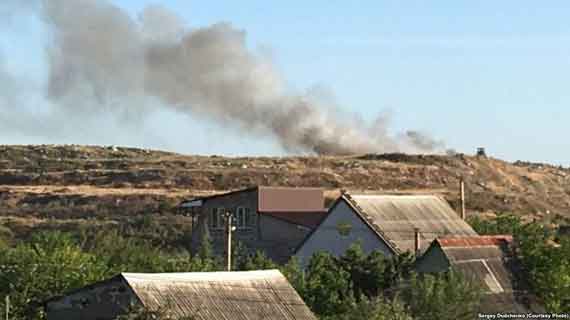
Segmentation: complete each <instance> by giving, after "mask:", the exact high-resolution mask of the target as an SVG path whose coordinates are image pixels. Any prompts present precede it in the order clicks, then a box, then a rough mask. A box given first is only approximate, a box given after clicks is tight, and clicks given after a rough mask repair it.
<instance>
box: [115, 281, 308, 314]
mask: <svg viewBox="0 0 570 320" xmlns="http://www.w3.org/2000/svg"><path fill="white" fill-rule="evenodd" d="M122 276H123V277H124V278H125V280H126V281H127V283H128V284H129V285H130V286H131V287H132V289H133V290H134V292H135V293H136V295H137V296H138V298H139V299H140V300H141V302H142V303H143V305H144V306H145V307H147V308H150V309H158V308H161V307H163V308H165V307H166V308H167V309H168V310H169V311H170V312H171V313H172V314H171V315H172V316H175V317H188V316H190V317H193V319H197V320H200V319H203V320H206V319H207V320H214V319H216V320H218V319H228V320H229V319H232V320H234V319H235V320H253V319H256V320H257V319H268V320H272V319H291V320H305V319H307V320H308V319H310V320H316V317H315V316H314V315H313V314H312V313H311V311H310V310H309V308H308V307H307V306H306V305H305V303H304V302H303V300H301V298H300V297H299V295H298V294H297V292H296V291H295V289H293V287H292V286H291V285H290V284H289V282H288V281H287V279H286V278H285V277H284V276H283V275H282V274H281V272H279V271H278V270H267V271H246V272H206V273H165V274H139V273H123V274H122Z"/></svg>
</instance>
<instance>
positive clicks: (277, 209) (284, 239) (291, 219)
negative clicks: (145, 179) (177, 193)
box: [180, 186, 327, 263]
mask: <svg viewBox="0 0 570 320" xmlns="http://www.w3.org/2000/svg"><path fill="white" fill-rule="evenodd" d="M180 208H181V209H182V210H183V211H184V212H186V215H188V216H191V217H192V221H193V230H192V231H193V232H192V248H193V250H195V249H197V248H198V247H199V246H200V245H201V244H202V241H203V240H204V239H205V238H208V239H209V240H210V241H211V242H212V245H213V248H214V252H215V253H216V254H218V255H222V254H225V253H226V252H225V251H226V248H227V242H226V239H227V237H228V235H227V234H228V232H227V227H228V225H227V223H228V217H231V225H232V227H233V228H235V230H234V231H233V232H232V237H233V238H234V241H238V242H240V243H242V244H244V245H245V247H246V248H247V249H249V250H251V251H256V250H260V251H263V252H264V253H265V254H266V255H267V256H268V257H269V258H271V259H272V260H274V261H276V262H280V263H282V262H287V261H288V260H289V258H290V257H291V256H292V255H293V253H294V251H295V249H296V248H297V246H298V245H299V244H300V243H301V242H302V241H303V239H305V237H306V236H307V234H309V233H310V232H311V231H312V230H313V229H314V228H315V227H316V226H317V225H318V224H319V223H320V222H321V220H322V219H323V218H324V217H325V215H326V213H327V211H326V209H325V200H324V192H323V190H322V189H320V188H283V187H264V186H258V187H254V188H249V189H244V190H238V191H233V192H229V193H224V194H217V195H213V196H209V197H200V198H194V199H191V200H187V201H184V202H182V203H181V204H180Z"/></svg>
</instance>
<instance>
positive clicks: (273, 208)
mask: <svg viewBox="0 0 570 320" xmlns="http://www.w3.org/2000/svg"><path fill="white" fill-rule="evenodd" d="M258 201H259V202H258V211H259V212H260V213H265V212H321V211H325V197H324V194H323V189H320V188H281V187H262V186H260V187H258Z"/></svg>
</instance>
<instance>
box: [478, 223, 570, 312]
mask: <svg viewBox="0 0 570 320" xmlns="http://www.w3.org/2000/svg"><path fill="white" fill-rule="evenodd" d="M470 222H471V224H472V225H473V227H474V228H475V230H476V231H477V232H478V233H479V234H512V235H514V237H515V244H516V250H517V255H516V257H517V258H518V259H519V261H520V262H521V264H522V266H523V268H524V269H523V271H524V274H523V275H522V278H523V279H525V280H527V281H528V282H529V283H530V285H531V287H532V289H533V291H534V292H535V293H536V294H537V295H538V296H539V297H540V298H542V299H543V300H544V304H545V306H546V309H547V310H548V311H550V312H559V313H563V312H566V313H568V312H570V238H569V237H568V236H558V235H557V234H556V232H555V230H548V229H547V228H545V227H544V226H542V225H540V224H537V223H527V224H525V223H523V222H522V220H521V218H520V217H517V216H513V215H508V214H503V215H499V216H498V217H497V218H496V219H493V220H482V219H480V218H477V217H475V218H472V219H471V221H470Z"/></svg>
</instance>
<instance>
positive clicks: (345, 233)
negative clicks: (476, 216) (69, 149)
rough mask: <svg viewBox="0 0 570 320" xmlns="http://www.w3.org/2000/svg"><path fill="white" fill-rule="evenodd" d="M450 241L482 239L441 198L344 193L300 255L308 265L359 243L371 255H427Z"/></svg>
mask: <svg viewBox="0 0 570 320" xmlns="http://www.w3.org/2000/svg"><path fill="white" fill-rule="evenodd" d="M444 235H455V236H474V235H477V233H476V232H475V231H474V230H473V229H472V228H471V226H469V224H467V222H465V221H464V220H462V219H461V217H460V216H459V215H458V214H457V213H456V212H455V211H453V209H452V208H451V207H450V206H449V204H448V203H447V201H445V200H444V199H442V198H440V197H437V196H431V195H370V194H361V195H356V194H349V193H343V194H342V195H341V196H340V198H339V199H338V200H337V201H336V202H335V203H334V204H333V206H332V207H331V208H330V210H329V213H328V215H327V217H326V218H325V219H324V220H323V222H322V223H321V224H320V225H319V227H318V228H316V229H315V231H313V232H312V233H311V234H310V235H309V236H308V237H307V239H305V241H304V242H303V243H302V244H301V246H300V247H299V248H298V249H297V252H296V254H295V255H296V256H297V257H298V258H299V260H300V261H301V263H302V264H303V265H306V263H308V260H309V259H310V257H311V256H312V255H313V254H314V253H315V252H318V251H327V252H330V253H332V254H334V255H335V256H340V255H342V254H344V253H345V252H346V250H347V249H348V248H349V247H350V246H351V245H352V244H354V243H357V242H359V243H360V244H361V245H362V248H363V249H364V251H365V252H371V251H373V250H380V251H382V252H383V253H384V254H385V255H386V256H393V255H398V254H401V253H404V252H406V251H409V252H412V253H416V254H419V253H421V252H422V251H424V250H425V247H422V243H425V244H427V243H429V242H431V241H432V240H433V239H435V238H436V237H438V236H444Z"/></svg>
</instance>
